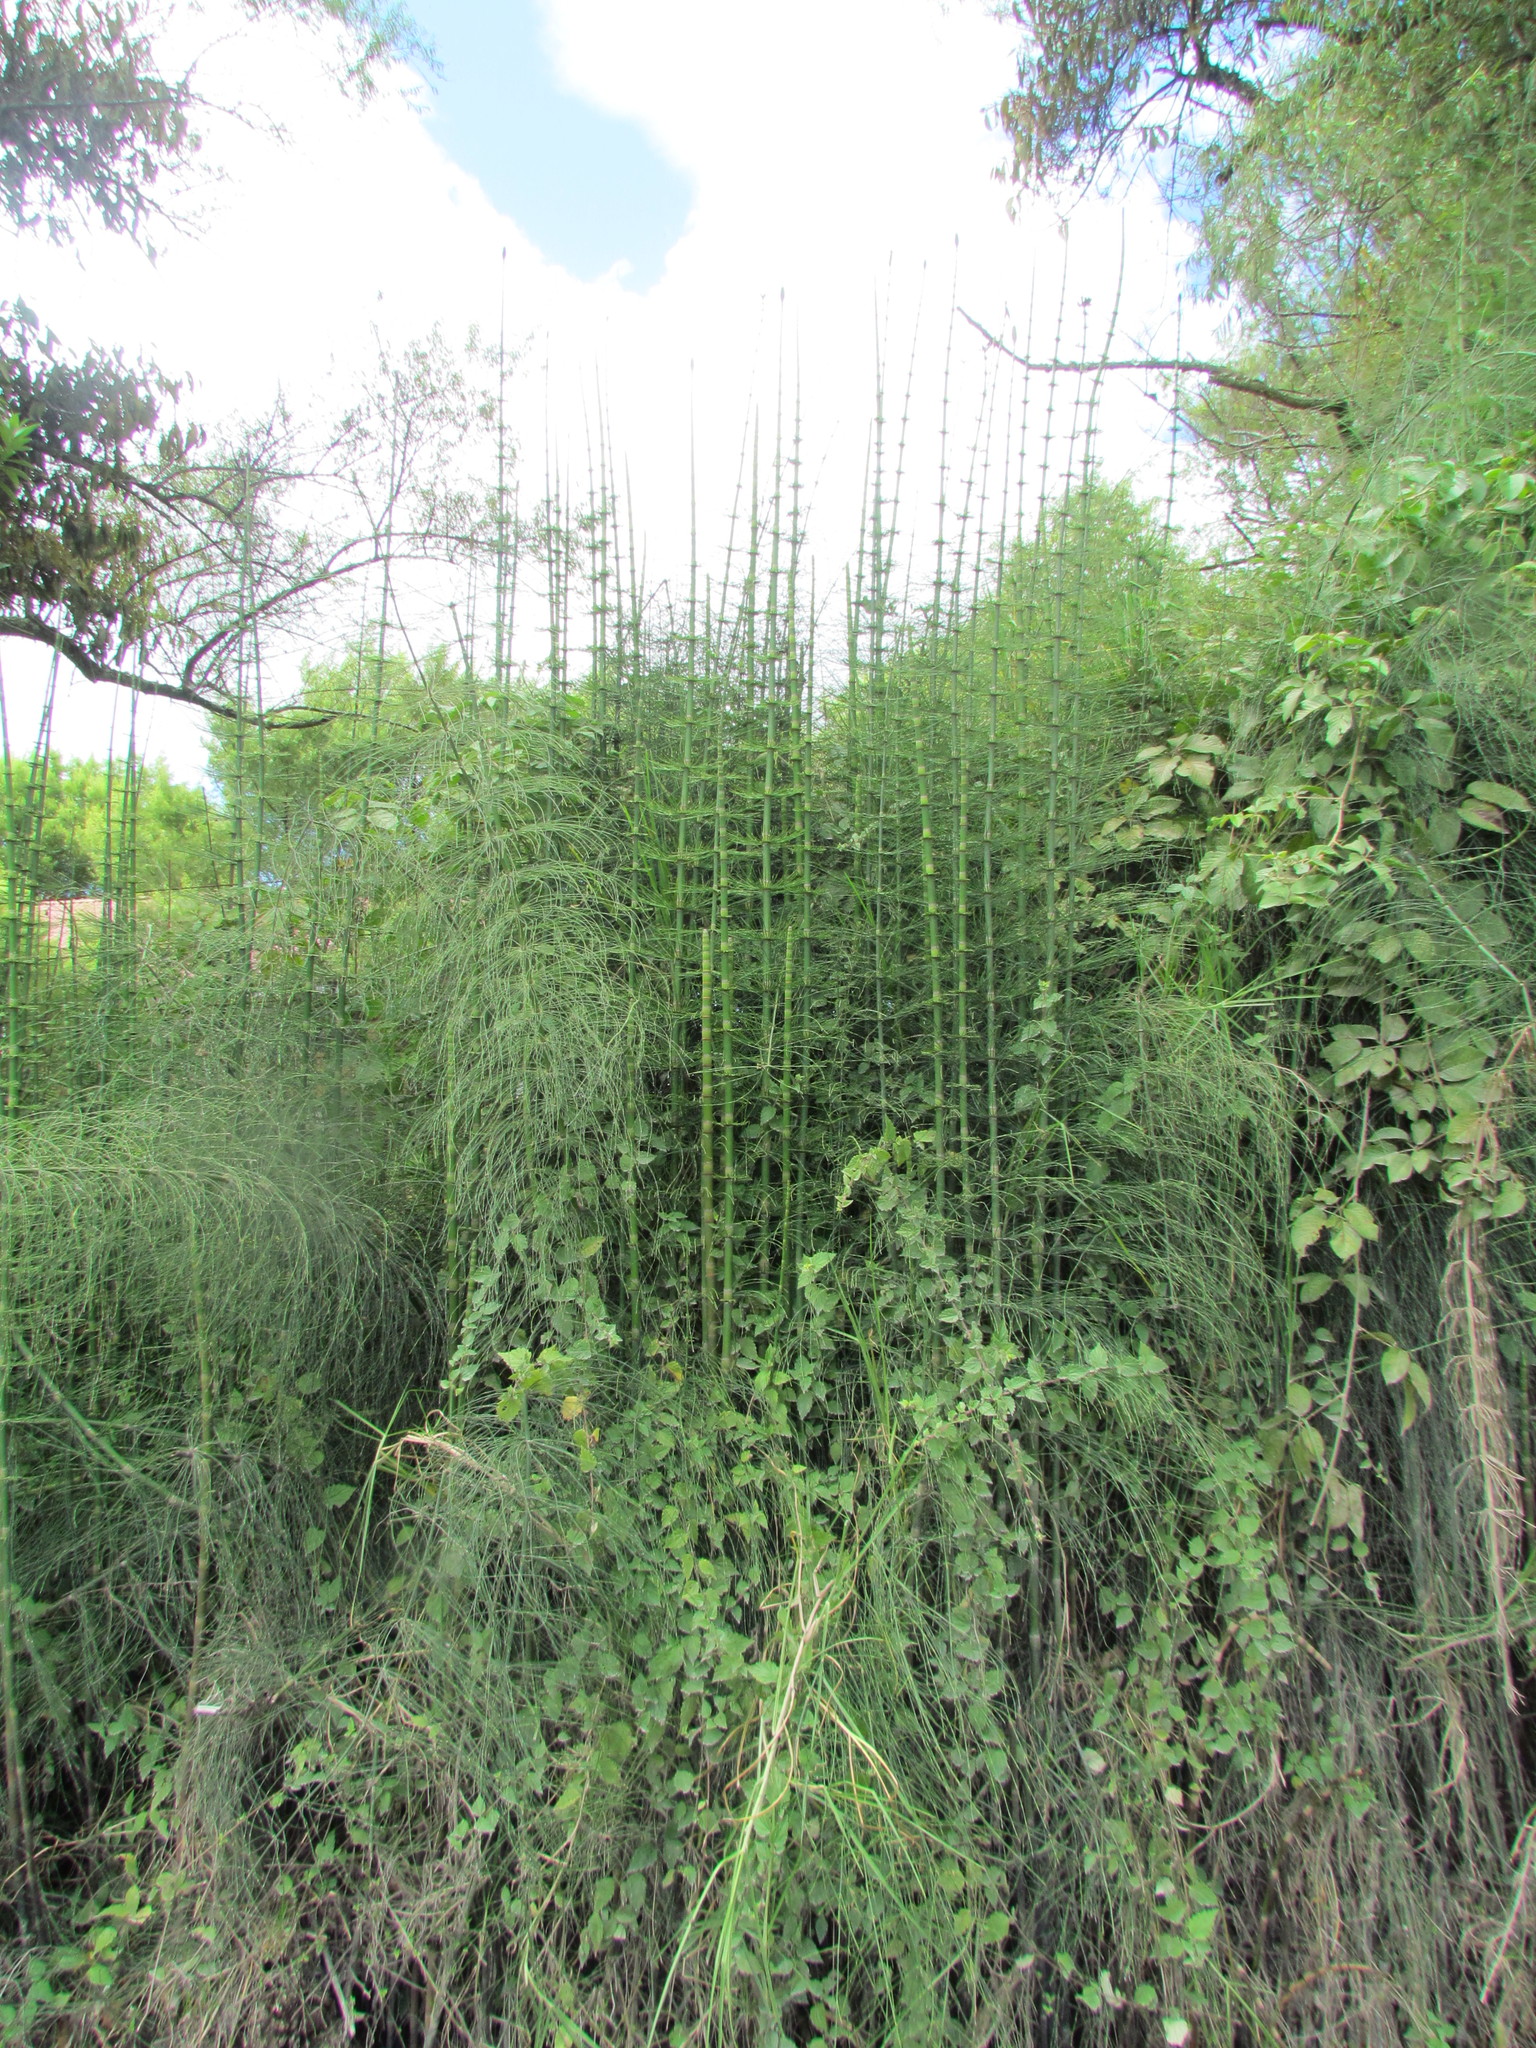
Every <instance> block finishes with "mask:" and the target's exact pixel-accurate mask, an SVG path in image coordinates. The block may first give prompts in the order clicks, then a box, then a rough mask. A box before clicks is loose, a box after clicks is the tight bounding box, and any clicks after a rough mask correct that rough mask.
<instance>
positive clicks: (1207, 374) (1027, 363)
mask: <svg viewBox="0 0 1536 2048" xmlns="http://www.w3.org/2000/svg"><path fill="white" fill-rule="evenodd" d="M960 317H961V319H962V320H965V321H967V322H968V323H969V324H970V325H971V326H972V327H974V328H975V330H976V332H977V333H978V334H979V335H980V336H981V338H982V340H983V341H984V342H985V343H986V344H987V346H988V348H995V349H997V350H998V351H999V353H1000V354H1002V355H1005V356H1007V357H1008V359H1009V361H1010V362H1015V363H1017V364H1018V365H1019V366H1020V368H1021V369H1025V370H1055V371H1059V372H1062V373H1064V374H1065V375H1067V376H1078V377H1086V376H1090V375H1093V376H1096V375H1098V374H1099V373H1100V372H1102V371H1105V370H1165V371H1169V372H1174V373H1179V374H1184V375H1188V376H1192V377H1204V378H1206V379H1207V381H1208V382H1210V383H1212V384H1216V385H1219V386H1220V388H1221V389H1222V390H1223V391H1239V392H1241V393H1243V395H1244V396H1245V397H1248V398H1261V399H1263V400H1264V401H1265V403H1266V404H1269V405H1281V406H1285V407H1286V408H1287V409H1288V410H1289V411H1291V412H1321V413H1326V414H1328V416H1329V417H1330V418H1331V419H1332V420H1333V421H1334V423H1335V425H1336V426H1337V427H1338V430H1339V439H1340V440H1341V441H1342V442H1343V443H1344V445H1345V446H1346V447H1347V448H1349V449H1350V450H1351V451H1353V452H1354V453H1357V454H1358V453H1359V451H1360V449H1361V448H1362V446H1363V443H1362V442H1361V439H1360V436H1359V433H1358V432H1357V430H1356V428H1355V424H1354V420H1353V417H1352V415H1351V413H1350V407H1349V400H1348V399H1347V398H1311V397H1309V396H1308V395H1307V394H1306V393H1305V392H1303V391H1286V390H1284V389H1283V388H1282V387H1281V386H1280V385H1278V384H1270V383H1268V382H1267V381H1266V380H1265V379H1264V378H1262V377H1242V376H1239V375H1238V373H1237V372H1236V371H1235V370H1229V369H1226V368H1225V367H1224V366H1223V365H1222V364H1221V363H1207V362H1201V361H1200V360H1198V359H1197V358H1195V357H1189V356H1184V357H1174V356H1126V357H1118V358H1117V357H1108V356H1106V357H1105V358H1104V359H1103V360H1102V361H1100V362H1096V363H1065V362H1053V361H1047V360H1041V361H1033V360H1031V359H1029V358H1028V357H1025V356H1021V355H1019V354H1018V352H1017V351H1016V350H1014V349H1011V348H1009V346H1008V344H1007V343H1006V342H1005V341H1000V340H999V339H998V337H997V336H996V335H995V334H993V333H991V332H990V331H989V330H988V329H987V328H985V327H983V326H982V324H981V322H980V321H979V320H976V319H973V318H972V317H971V315H970V314H969V313H967V312H966V311H965V309H964V308H963V307H962V308H961V309H960Z"/></svg>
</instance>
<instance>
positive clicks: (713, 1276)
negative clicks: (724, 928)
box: [699, 921, 720, 1361]
mask: <svg viewBox="0 0 1536 2048" xmlns="http://www.w3.org/2000/svg"><path fill="white" fill-rule="evenodd" d="M714 953H715V927H714V923H713V921H711V922H710V923H709V924H706V925H705V926H704V927H703V928H702V930H701V931H700V933H699V1273H700V1279H701V1289H700V1292H701V1296H702V1300H701V1303H700V1308H701V1313H702V1317H703V1324H704V1356H705V1358H706V1359H707V1360H710V1361H713V1360H714V1359H716V1358H718V1357H719V1355H720V1311H719V1300H718V1295H717V1292H716V1289H717V1285H718V1274H717V1271H716V1263H715V976H714Z"/></svg>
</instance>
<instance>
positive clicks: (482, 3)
mask: <svg viewBox="0 0 1536 2048" xmlns="http://www.w3.org/2000/svg"><path fill="white" fill-rule="evenodd" d="M411 11H412V13H413V14H414V16H415V18H416V20H417V22H418V24H419V25H420V28H421V30H422V33H423V36H424V37H425V39H426V40H427V41H428V42H429V43H430V44H431V46H432V48H433V49H434V51H435V53H436V56H437V60H438V63H439V65H440V66H441V67H442V68H441V72H440V74H439V75H438V76H437V77H435V78H434V79H432V80H431V81H430V83H431V84H432V86H433V87H434V91H433V93H432V96H431V107H430V111H429V114H428V120H429V123H430V126H431V129H432V133H433V135H434V136H435V137H436V138H437V140H438V141H439V142H440V143H441V144H442V146H443V147H444V149H446V150H447V152H448V154H449V155H450V156H451V157H452V158H453V160H454V162H455V163H457V164H459V165H461V166H462V167H463V169H465V170H466V171H469V172H470V173H471V174H472V175H473V176H474V177H476V178H477V179H478V180H479V181H480V184H481V185H482V186H483V187H484V189H485V192H486V195H487V197H488V198H489V199H490V200H491V203H492V204H493V205H494V206H496V207H497V208H498V209H499V210H500V211H501V212H502V213H505V214H508V215H510V217H511V218H512V219H513V220H515V221H516V222H517V224H518V226H519V227H520V228H521V229H522V230H523V232H524V233H525V234H526V235H527V236H528V237H529V239H530V240H531V241H533V242H534V243H536V244H537V246H538V247H539V248H540V249H541V250H542V251H543V252H544V254H545V255H546V256H547V257H549V258H550V259H551V261H552V262H555V263H558V264H560V265H561V266H562V267H563V268H564V269H566V270H568V271H570V272H571V273H572V275H573V276H575V277H579V278H581V279H583V280H585V281H588V282H590V280H591V279H593V278H596V277H601V276H602V275H603V273H604V272H605V271H607V270H610V269H611V268H612V267H613V265H614V264H615V263H618V262H625V263H627V264H628V265H629V266H630V268H629V271H628V273H627V275H626V278H625V282H626V283H627V284H630V285H632V286H634V287H635V288H636V289H637V290H640V291H644V290H646V289H647V288H648V287H649V286H650V285H652V284H654V283H655V282H656V280H657V278H659V277H660V275H661V270H662V265H663V263H664V261H665V259H666V254H667V251H668V250H669V249H670V248H671V246H672V244H673V243H674V242H675V241H676V240H677V238H678V237H679V235H680V234H681V233H682V231H683V227H684V224H685V223H686V221H687V218H688V209H689V206H690V205H691V203H692V197H693V195H692V190H691V187H690V185H689V181H688V179H687V178H686V176H685V175H684V174H683V172H681V171H680V170H678V169H677V167H676V166H675V165H674V164H671V163H669V162H668V161H667V160H666V158H665V157H663V156H662V155H660V154H659V152H658V151H657V150H656V148H655V147H654V146H653V144H652V143H651V141H650V139H649V137H648V136H647V135H646V134H645V132H644V130H643V129H641V128H640V127H639V126H638V125H637V124H636V123H635V122H633V121H626V120H622V119H619V118H617V117H616V116H614V115H612V114H606V113H603V112H601V111H600V110H599V109H598V108H596V107H594V106H591V105H589V104H588V103H587V102H586V101H585V100H582V99H578V98H577V97H576V95H575V94H574V93H571V92H568V91H567V90H566V89H565V87H564V86H562V85H561V83H560V81H559V79H558V78H557V76H556V74H555V68H554V65H553V64H552V62H551V61H550V57H549V53H548V50H547V49H546V47H545V42H544V22H543V17H542V13H541V10H540V8H539V5H538V0H412V8H411Z"/></svg>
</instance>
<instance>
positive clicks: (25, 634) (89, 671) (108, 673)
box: [0, 617, 336, 732]
mask: <svg viewBox="0 0 1536 2048" xmlns="http://www.w3.org/2000/svg"><path fill="white" fill-rule="evenodd" d="M0 640H30V641H32V642H33V643H34V644H35V645H37V646H39V647H50V648H52V649H53V651H54V652H55V653H56V654H57V655H58V656H59V658H60V659H61V660H62V661H67V662H68V663H69V665H70V667H71V668H72V669H75V670H76V671H77V672H78V673H79V674H80V675H82V676H84V677H85V679H86V681H87V682H91V683H112V684H114V685H115V686H116V687H117V688H118V689H123V690H137V691H139V692H140V694H141V695H143V696H145V697H168V698H170V700H171V701H172V702H173V703H175V704H190V705H191V706H192V708H193V710H194V711H206V712H208V713H210V714H211V716H213V717H214V718H233V719H238V718H240V717H241V716H242V715H243V716H244V717H245V718H247V719H248V720H249V721H250V723H251V724H252V725H266V726H270V727H273V728H274V729H276V730H279V731H288V732H303V731H305V730H306V729H307V728H308V727H310V726H312V725H328V724H329V723H330V722H331V720H332V719H333V718H334V717H335V716H336V713H335V712H334V711H311V710H308V709H306V712H305V715H304V716H303V717H302V718H284V717H283V715H282V713H283V706H282V705H278V706H276V707H275V708H274V709H273V710H271V711H268V712H265V713H263V714H262V715H261V716H260V717H259V718H258V717H257V716H256V714H255V713H254V712H251V711H246V712H244V713H243V714H242V712H241V709H240V706H239V705H238V704H231V703H230V702H229V701H228V699H227V698H226V699H220V698H218V697H210V696H207V695H204V694H203V693H202V692H200V691H198V690H195V689H191V688H189V687H188V686H187V685H186V684H184V683H165V682H161V681H159V680H158V679H157V678H156V677H154V676H146V675H140V674H138V673H137V672H136V671H135V670H133V669H128V668H119V667H118V666H117V665H116V664H115V663H114V662H110V661H102V660H100V659H99V658H98V657H97V656H96V655H94V654H92V652H91V650H90V649H89V648H88V647H87V646H86V645H85V644H84V642H83V641H80V640H77V639H75V638H74V637H73V636H72V635H71V634H69V633H62V632H59V631H58V630H57V629H56V628H55V627H53V626H45V625H44V624H43V623H42V621H41V620H40V619H25V618H4V617H0Z"/></svg>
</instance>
